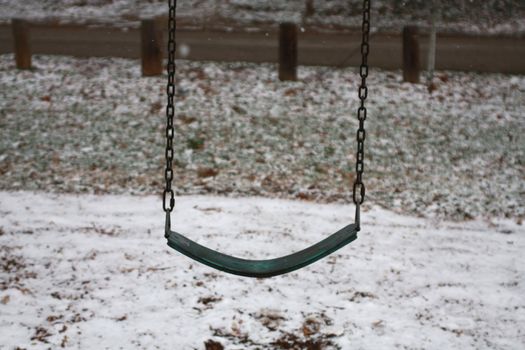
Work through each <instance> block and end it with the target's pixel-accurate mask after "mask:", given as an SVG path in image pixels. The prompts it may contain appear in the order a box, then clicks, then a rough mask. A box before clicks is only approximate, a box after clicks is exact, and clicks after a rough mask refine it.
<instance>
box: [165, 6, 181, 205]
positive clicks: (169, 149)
mask: <svg viewBox="0 0 525 350" xmlns="http://www.w3.org/2000/svg"><path fill="white" fill-rule="evenodd" d="M176 11H177V0H169V20H168V35H169V37H168V66H167V70H168V86H167V87H166V93H167V97H168V104H167V106H166V121H167V123H166V169H165V170H164V180H165V181H166V187H165V188H164V193H163V196H162V208H163V209H164V211H165V212H166V214H167V215H168V214H169V213H171V212H172V211H173V208H174V207H175V193H174V192H173V189H172V188H171V183H172V181H173V154H174V152H173V137H174V134H175V128H174V127H173V119H174V117H175V102H174V100H175V48H176V43H175V28H176V22H175V18H176Z"/></svg>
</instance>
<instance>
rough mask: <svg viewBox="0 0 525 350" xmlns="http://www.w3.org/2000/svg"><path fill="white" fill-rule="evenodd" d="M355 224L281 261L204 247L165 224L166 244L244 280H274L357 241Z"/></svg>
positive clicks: (282, 258)
mask: <svg viewBox="0 0 525 350" xmlns="http://www.w3.org/2000/svg"><path fill="white" fill-rule="evenodd" d="M357 232H358V229H357V226H356V224H350V225H348V226H346V227H344V228H342V229H341V230H339V231H337V232H336V233H334V234H332V235H331V236H329V237H327V238H325V239H323V240H322V241H320V242H319V243H316V244H314V245H312V246H310V247H308V248H306V249H303V250H301V251H298V252H295V253H293V254H290V255H286V256H282V257H280V258H275V259H268V260H247V259H241V258H236V257H234V256H230V255H226V254H223V253H220V252H218V251H216V250H212V249H209V248H206V247H204V246H202V245H200V244H198V243H196V242H194V241H192V240H191V239H189V238H186V237H184V236H183V235H181V234H180V233H177V232H174V231H171V230H170V228H169V224H167V225H166V237H167V239H168V245H169V246H170V247H171V248H173V249H175V250H177V251H178V252H180V253H182V254H184V255H186V256H188V257H190V258H192V259H194V260H196V261H199V262H201V263H203V264H205V265H208V266H210V267H213V268H215V269H218V270H221V271H224V272H228V273H231V274H234V275H240V276H246V277H256V278H264V277H273V276H277V275H282V274H284V273H288V272H291V271H294V270H297V269H300V268H301V267H304V266H307V265H310V264H311V263H313V262H315V261H317V260H319V259H321V258H323V257H325V256H327V255H329V254H331V253H333V252H335V251H336V250H338V249H339V248H342V247H344V246H345V245H347V244H348V243H350V242H352V241H353V240H355V239H356V238H357Z"/></svg>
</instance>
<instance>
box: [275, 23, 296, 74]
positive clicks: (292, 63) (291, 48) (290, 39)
mask: <svg viewBox="0 0 525 350" xmlns="http://www.w3.org/2000/svg"><path fill="white" fill-rule="evenodd" d="M279 80H281V81H284V80H293V81H295V80H297V25H296V24H295V23H281V25H280V26H279Z"/></svg>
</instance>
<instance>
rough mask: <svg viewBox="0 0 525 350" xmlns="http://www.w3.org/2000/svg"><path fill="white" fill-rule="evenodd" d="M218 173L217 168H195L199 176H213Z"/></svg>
mask: <svg viewBox="0 0 525 350" xmlns="http://www.w3.org/2000/svg"><path fill="white" fill-rule="evenodd" d="M217 174H219V170H217V169H213V168H199V169H198V170H197V175H198V176H199V177H214V176H217Z"/></svg>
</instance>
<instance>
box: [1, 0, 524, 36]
mask: <svg viewBox="0 0 525 350" xmlns="http://www.w3.org/2000/svg"><path fill="white" fill-rule="evenodd" d="M177 3H178V11H177V17H178V22H179V25H182V26H193V27H200V26H203V27H226V28H231V27H236V28H237V29H239V28H241V30H242V29H247V28H249V29H253V28H254V27H262V28H269V27H274V28H275V26H276V24H277V23H280V22H283V21H294V22H298V23H303V24H304V25H306V26H309V27H316V28H321V29H330V30H334V29H335V30H345V29H346V30H347V29H348V28H354V29H355V28H356V27H360V25H361V24H360V23H361V19H362V6H363V1H362V0H330V1H319V0H315V1H313V3H314V7H315V13H313V14H312V15H311V16H306V15H305V0H287V1H282V0H227V1H226V0H178V1H177ZM436 3H437V4H439V10H440V12H441V15H440V16H439V17H438V19H437V21H438V29H439V31H440V32H463V33H465V32H466V33H474V34H480V33H481V34H510V35H519V34H523V33H525V7H524V6H523V2H522V0H497V1H482V0H476V1H472V0H471V1H466V0H464V1H458V0H440V1H439V2H436ZM0 8H1V9H2V10H1V11H0V23H2V22H4V23H5V22H8V21H10V20H11V18H16V17H22V18H28V19H31V20H59V21H61V22H73V23H79V22H86V23H105V24H111V25H118V26H124V27H132V26H138V25H139V19H140V18H144V17H152V16H166V15H167V1H166V0H148V1H144V0H76V1H75V0H24V1H20V0H0ZM431 12H432V10H431V8H430V2H429V1H423V0H420V1H399V0H374V1H373V2H372V25H373V26H374V28H375V29H380V30H395V31H400V30H401V28H402V27H403V26H404V25H406V24H418V25H421V26H428V24H429V21H430V13H431Z"/></svg>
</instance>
